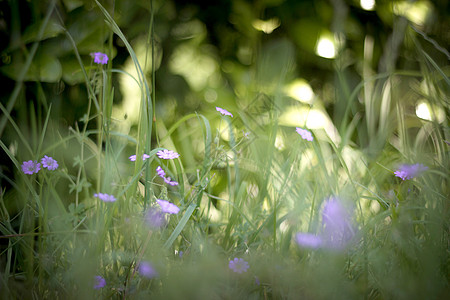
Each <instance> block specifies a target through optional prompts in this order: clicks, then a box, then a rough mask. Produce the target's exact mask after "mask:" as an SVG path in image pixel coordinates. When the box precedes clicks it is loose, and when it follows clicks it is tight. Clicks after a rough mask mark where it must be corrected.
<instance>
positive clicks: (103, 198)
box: [94, 193, 117, 202]
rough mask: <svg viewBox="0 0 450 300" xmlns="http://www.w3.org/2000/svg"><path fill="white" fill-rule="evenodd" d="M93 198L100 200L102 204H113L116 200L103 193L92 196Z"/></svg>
mask: <svg viewBox="0 0 450 300" xmlns="http://www.w3.org/2000/svg"><path fill="white" fill-rule="evenodd" d="M94 197H95V198H98V199H100V200H102V201H103V202H115V201H116V200H117V199H116V197H114V196H113V195H109V194H104V193H98V194H94Z"/></svg>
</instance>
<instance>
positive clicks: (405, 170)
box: [394, 164, 428, 180]
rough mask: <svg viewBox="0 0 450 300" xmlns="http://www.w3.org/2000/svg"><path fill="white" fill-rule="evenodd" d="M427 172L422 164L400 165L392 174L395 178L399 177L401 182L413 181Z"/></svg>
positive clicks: (426, 168)
mask: <svg viewBox="0 0 450 300" xmlns="http://www.w3.org/2000/svg"><path fill="white" fill-rule="evenodd" d="M426 170H428V167H427V166H424V165H423V164H414V165H406V164H404V165H400V167H399V168H398V170H397V171H395V172H394V174H395V176H397V177H400V178H401V179H402V180H406V179H413V178H414V177H417V176H419V175H420V174H421V173H422V172H424V171H426Z"/></svg>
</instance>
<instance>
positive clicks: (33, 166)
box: [22, 160, 41, 175]
mask: <svg viewBox="0 0 450 300" xmlns="http://www.w3.org/2000/svg"><path fill="white" fill-rule="evenodd" d="M40 169H41V164H40V163H38V162H37V161H32V160H29V161H24V162H23V163H22V171H23V172H24V173H25V174H28V175H32V174H34V173H37V172H39V170H40Z"/></svg>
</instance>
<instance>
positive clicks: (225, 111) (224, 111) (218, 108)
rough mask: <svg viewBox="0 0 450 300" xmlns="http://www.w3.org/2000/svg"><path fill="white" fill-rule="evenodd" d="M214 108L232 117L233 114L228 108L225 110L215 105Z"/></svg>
mask: <svg viewBox="0 0 450 300" xmlns="http://www.w3.org/2000/svg"><path fill="white" fill-rule="evenodd" d="M216 110H217V111H218V112H220V113H221V114H222V115H224V116H230V117H233V115H232V114H231V113H230V112H229V111H228V110H226V109H223V108H220V107H218V106H216Z"/></svg>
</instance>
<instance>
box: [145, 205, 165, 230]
mask: <svg viewBox="0 0 450 300" xmlns="http://www.w3.org/2000/svg"><path fill="white" fill-rule="evenodd" d="M164 216H165V214H164V213H163V212H162V211H161V210H159V209H157V208H154V207H151V208H149V210H148V211H147V213H146V214H145V222H146V223H147V224H148V225H149V226H150V227H151V228H154V229H156V228H161V227H163V226H165V225H166V218H165V217H164Z"/></svg>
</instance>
